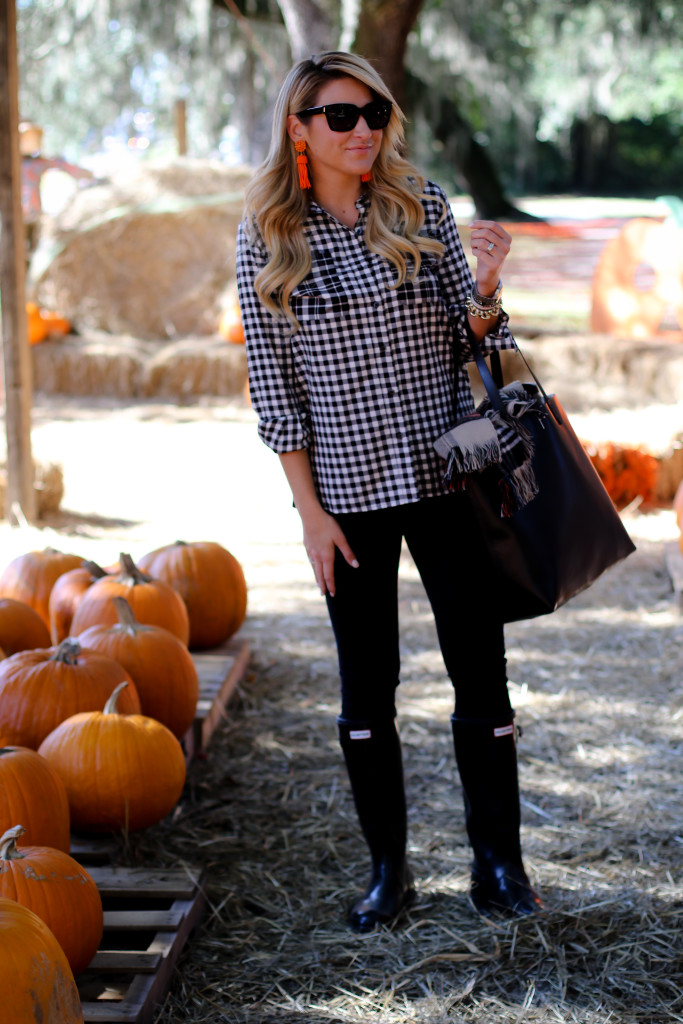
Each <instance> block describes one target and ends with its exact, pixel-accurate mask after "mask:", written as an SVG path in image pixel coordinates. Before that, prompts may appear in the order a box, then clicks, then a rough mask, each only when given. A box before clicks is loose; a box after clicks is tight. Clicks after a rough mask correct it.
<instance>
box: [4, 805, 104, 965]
mask: <svg viewBox="0 0 683 1024" xmlns="http://www.w3.org/2000/svg"><path fill="white" fill-rule="evenodd" d="M25 832H26V829H25V828H24V827H23V825H15V826H13V827H12V828H9V829H7V831H6V832H5V833H4V835H3V836H1V837H0V896H6V897H7V898H8V899H10V900H16V901H17V903H21V904H22V906H24V907H28V908H29V910H32V911H33V912H34V913H35V914H37V915H38V917H39V918H40V919H41V921H44V922H45V924H46V925H47V926H48V928H49V929H50V931H51V932H52V933H53V935H54V936H55V938H56V939H57V941H58V942H59V945H60V946H61V947H62V949H63V950H64V952H65V953H66V958H67V960H68V961H69V966H70V967H71V970H72V971H73V973H74V975H78V974H80V973H81V971H83V970H85V968H86V967H87V966H88V964H89V963H90V961H91V960H92V958H93V957H94V955H95V953H96V952H97V950H98V948H99V945H100V942H101V941H102V930H103V924H104V918H103V914H102V898H101V896H100V893H99V889H98V888H97V886H96V885H95V883H94V882H93V880H92V878H91V877H90V875H89V874H88V872H87V871H86V870H85V868H84V867H81V865H80V864H79V863H78V862H77V861H75V860H74V859H73V857H70V856H69V854H68V853H63V852H62V851H61V850H54V849H53V848H52V847H51V846H24V847H22V848H21V849H20V850H19V849H17V839H18V838H19V836H21V835H23V834H24V833H25Z"/></svg>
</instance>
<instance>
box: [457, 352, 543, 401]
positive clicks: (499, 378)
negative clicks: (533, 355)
mask: <svg viewBox="0 0 683 1024" xmlns="http://www.w3.org/2000/svg"><path fill="white" fill-rule="evenodd" d="M513 341H514V338H513ZM469 342H470V347H471V349H472V355H473V356H474V361H475V363H476V365H477V369H478V370H479V375H480V377H481V379H482V383H483V385H484V387H485V388H486V393H487V395H488V396H489V400H490V402H491V405H492V406H493V408H494V409H496V410H498V411H500V410H501V409H502V407H503V403H502V400H501V397H500V388H502V387H503V385H504V380H503V368H502V365H501V361H500V351H499V350H498V349H494V351H493V352H491V354H490V356H489V359H490V363H491V368H490V369H489V366H488V364H487V362H486V360H485V359H484V353H483V352H482V350H481V345H480V344H479V342H478V340H477V339H476V338H475V337H474V335H473V334H470V335H469ZM514 344H515V351H516V352H517V354H518V355H519V356H521V358H522V361H523V363H524V365H525V366H526V368H527V370H528V371H529V373H530V374H531V376H532V377H533V380H534V383H535V385H536V387H537V388H538V390H539V391H540V393H541V394H542V395H543V399H544V401H545V402H547V401H548V395H547V394H546V392H545V388H544V387H543V385H542V384H541V382H540V380H539V379H538V377H537V376H536V374H535V373H534V371H533V370H532V368H531V366H530V365H529V363H528V361H527V359H526V357H525V355H524V353H523V352H522V350H521V349H520V347H519V345H518V344H517V342H516V341H515V342H514Z"/></svg>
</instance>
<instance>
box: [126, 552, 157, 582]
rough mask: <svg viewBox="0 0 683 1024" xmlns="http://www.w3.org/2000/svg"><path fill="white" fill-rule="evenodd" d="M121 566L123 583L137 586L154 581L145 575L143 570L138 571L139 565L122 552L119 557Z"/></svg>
mask: <svg viewBox="0 0 683 1024" xmlns="http://www.w3.org/2000/svg"><path fill="white" fill-rule="evenodd" d="M119 564H120V565H121V576H120V579H121V581H122V582H123V583H129V584H130V585H131V586H135V584H136V583H149V581H150V580H151V579H152V577H151V576H148V575H147V573H144V572H143V571H142V569H138V567H137V565H136V564H135V562H134V561H133V559H132V558H131V557H130V555H127V554H126V553H125V552H123V551H122V552H121V554H120V555H119Z"/></svg>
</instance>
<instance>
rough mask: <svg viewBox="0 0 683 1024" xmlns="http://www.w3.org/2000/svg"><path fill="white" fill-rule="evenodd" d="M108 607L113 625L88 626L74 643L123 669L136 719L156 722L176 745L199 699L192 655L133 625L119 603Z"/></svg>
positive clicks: (159, 633) (169, 638)
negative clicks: (134, 694)
mask: <svg viewBox="0 0 683 1024" xmlns="http://www.w3.org/2000/svg"><path fill="white" fill-rule="evenodd" d="M112 601H113V603H114V607H115V609H116V614H117V615H118V619H119V621H118V623H117V624H116V625H115V626H91V627H90V629H86V631H85V632H84V633H81V634H80V636H79V637H78V641H79V643H80V644H81V645H82V646H83V647H88V648H90V649H91V650H93V651H99V652H100V653H101V654H106V655H108V657H110V658H113V659H114V661H117V662H118V663H119V665H123V667H124V668H125V669H126V670H127V672H128V674H129V675H130V677H131V679H132V680H133V682H134V683H135V686H136V689H137V691H138V694H139V696H140V707H141V709H142V714H143V715H149V717H150V718H156V719H157V721H158V722H162V723H163V724H164V725H165V726H166V727H167V728H168V729H170V730H171V732H172V733H173V735H174V736H177V737H178V738H179V739H180V738H181V737H182V736H184V735H185V733H186V732H187V730H188V729H189V728H190V726H191V725H192V721H193V719H194V716H195V712H196V710H197V700H198V699H199V679H198V676H197V669H196V668H195V664H194V661H193V660H192V655H191V654H190V652H189V651H188V649H187V647H186V646H185V644H184V643H182V642H181V641H180V640H179V639H178V637H177V636H173V634H172V633H169V631H168V630H167V629H162V627H161V626H149V625H145V624H144V623H140V622H138V621H137V619H136V618H135V615H134V614H133V610H132V608H131V607H130V605H129V604H128V602H127V601H126V600H125V598H123V597H113V598H112Z"/></svg>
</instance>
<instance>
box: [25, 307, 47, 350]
mask: <svg viewBox="0 0 683 1024" xmlns="http://www.w3.org/2000/svg"><path fill="white" fill-rule="evenodd" d="M26 328H27V331H28V343H29V345H39V344H40V342H41V341H45V339H46V338H47V325H46V323H45V321H44V320H43V318H42V316H41V315H40V309H39V308H38V306H37V305H36V303H35V302H27V303H26Z"/></svg>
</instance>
